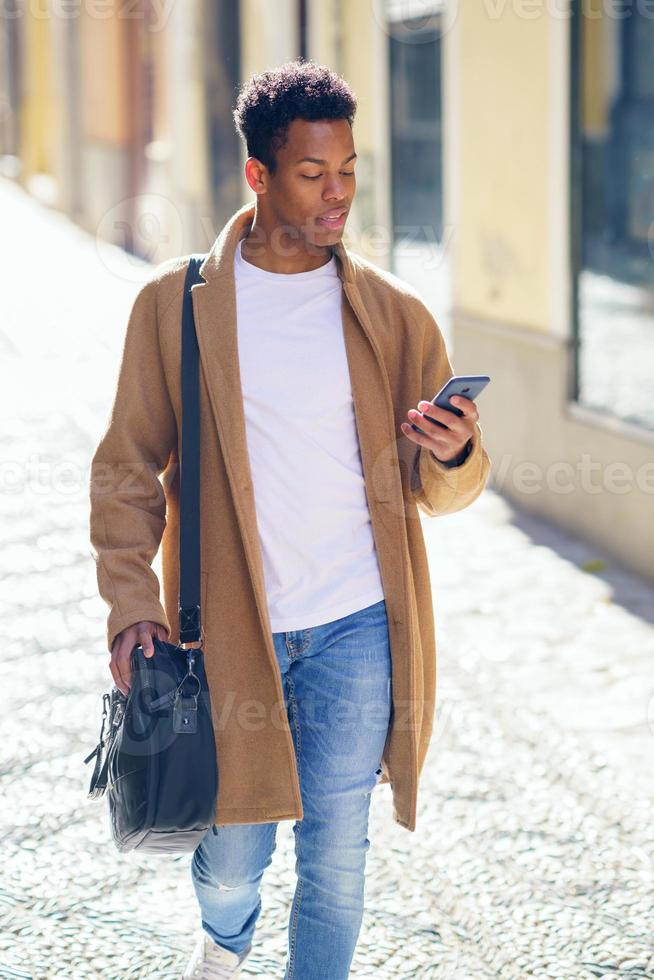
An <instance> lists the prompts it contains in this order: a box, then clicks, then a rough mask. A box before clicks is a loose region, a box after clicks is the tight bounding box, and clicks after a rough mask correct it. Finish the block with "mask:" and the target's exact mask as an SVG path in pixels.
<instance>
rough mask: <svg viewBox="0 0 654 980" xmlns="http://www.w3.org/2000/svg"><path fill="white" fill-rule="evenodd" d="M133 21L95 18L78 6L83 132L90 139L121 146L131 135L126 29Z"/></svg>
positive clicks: (113, 17) (114, 16) (114, 17)
mask: <svg viewBox="0 0 654 980" xmlns="http://www.w3.org/2000/svg"><path fill="white" fill-rule="evenodd" d="M132 25H133V22H131V21H129V20H125V19H124V18H119V17H117V16H116V15H115V14H113V15H112V16H111V17H100V18H98V17H95V16H91V14H90V13H89V12H87V11H86V10H85V8H84V5H83V4H82V7H81V22H80V28H81V36H82V44H81V50H82V85H83V92H84V98H83V100H82V105H83V125H84V133H85V135H86V136H87V137H89V138H90V139H92V140H95V141H98V142H104V143H110V144H112V145H115V146H123V145H125V144H126V143H128V142H129V139H130V136H131V128H130V122H129V118H128V107H129V100H128V96H127V88H128V84H129V79H128V60H127V46H126V40H127V37H126V32H127V30H128V29H129V28H130V27H132Z"/></svg>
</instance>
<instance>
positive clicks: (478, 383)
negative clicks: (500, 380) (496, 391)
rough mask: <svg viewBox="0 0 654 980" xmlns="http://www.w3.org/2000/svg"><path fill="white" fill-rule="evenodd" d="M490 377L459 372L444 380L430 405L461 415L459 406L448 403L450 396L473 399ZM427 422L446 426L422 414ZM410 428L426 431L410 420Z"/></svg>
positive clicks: (442, 426)
mask: <svg viewBox="0 0 654 980" xmlns="http://www.w3.org/2000/svg"><path fill="white" fill-rule="evenodd" d="M489 381H490V378H489V376H488V375H487V374H459V375H454V377H452V378H450V379H449V381H446V382H445V384H444V385H443V387H442V388H441V390H440V391H439V392H437V393H436V394H435V395H434V397H433V398H432V400H431V401H432V405H437V406H438V407H439V408H444V409H445V410H446V411H448V412H454V414H455V415H463V412H462V411H461V409H460V408H456V407H455V406H454V405H451V404H450V398H451V397H452V395H462V396H463V397H464V398H469V399H470V400H471V401H474V400H475V398H476V397H477V395H478V394H479V393H480V392H481V391H483V390H484V388H485V387H486V385H487V384H488V382H489ZM424 417H425V418H426V419H427V421H428V422H430V423H431V424H432V425H440V426H441V428H443V429H446V428H447V426H446V425H444V424H443V423H442V422H437V421H436V419H430V418H428V417H427V416H424ZM411 428H413V429H415V431H416V432H421V433H422V434H423V435H426V434H427V433H426V432H424V431H423V430H422V429H421V428H419V426H417V425H415V424H414V423H413V422H411Z"/></svg>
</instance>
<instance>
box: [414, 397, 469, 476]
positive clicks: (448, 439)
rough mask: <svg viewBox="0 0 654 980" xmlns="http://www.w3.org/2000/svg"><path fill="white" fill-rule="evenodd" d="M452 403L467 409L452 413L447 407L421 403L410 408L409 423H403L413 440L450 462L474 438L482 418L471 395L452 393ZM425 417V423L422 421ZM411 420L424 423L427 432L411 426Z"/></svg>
mask: <svg viewBox="0 0 654 980" xmlns="http://www.w3.org/2000/svg"><path fill="white" fill-rule="evenodd" d="M450 402H451V404H452V405H454V406H455V407H456V408H458V409H460V410H461V411H462V412H463V415H457V414H456V413H455V412H448V410H447V409H445V408H439V407H438V406H437V405H434V404H433V402H425V401H421V402H418V410H416V409H413V408H412V409H410V410H409V412H408V413H407V414H408V417H409V422H403V423H402V425H401V429H402V432H403V433H404V435H405V436H408V438H409V439H411V440H412V441H413V442H417V443H418V445H420V446H425V447H426V448H427V449H430V450H431V451H432V452H433V454H434V456H435V457H436V459H438V460H440V461H441V462H442V463H449V462H450V461H451V460H453V459H456V457H457V456H459V455H460V453H462V452H463V449H464V448H465V446H466V445H467V444H468V441H469V440H470V439H471V438H472V435H473V432H474V430H475V423H476V422H477V421H478V420H479V412H478V411H477V406H476V405H475V403H474V402H473V401H472V400H471V399H470V398H465V397H464V396H463V395H452V397H451V398H450ZM425 419H435V420H436V421H437V422H442V423H443V425H445V426H447V428H445V429H443V428H441V426H440V425H432V424H431V423H430V422H429V421H427V422H426V423H425V422H424V420H425ZM421 420H422V422H423V424H421ZM410 422H413V423H414V424H415V425H420V428H421V429H423V431H424V432H425V435H422V434H421V433H420V432H416V431H415V429H412V428H411V425H410V424H409V423H410Z"/></svg>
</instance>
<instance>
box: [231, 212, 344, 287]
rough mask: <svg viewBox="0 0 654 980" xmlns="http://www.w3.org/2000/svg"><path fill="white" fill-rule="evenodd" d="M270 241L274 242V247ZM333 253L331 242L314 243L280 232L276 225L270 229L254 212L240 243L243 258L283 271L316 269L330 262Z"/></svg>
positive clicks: (270, 268)
mask: <svg viewBox="0 0 654 980" xmlns="http://www.w3.org/2000/svg"><path fill="white" fill-rule="evenodd" d="M271 242H274V247H273V246H272V245H271ZM307 245H309V248H310V249H311V251H309V250H308V248H307ZM285 253H286V254H285ZM332 254H333V251H332V247H331V245H313V244H311V243H307V242H306V241H305V240H304V239H298V238H296V237H294V236H293V235H289V234H288V233H286V232H280V231H279V228H278V227H274V228H272V229H269V228H267V227H266V226H264V224H263V222H262V221H261V220H259V219H258V217H257V216H256V215H255V217H254V221H253V222H252V225H251V227H250V230H249V231H248V233H247V234H246V235H245V237H244V238H243V239H242V246H241V255H242V256H243V258H244V259H245V260H246V262H251V263H252V265H256V266H257V267H258V268H259V269H264V270H265V271H266V272H279V273H282V274H286V275H288V274H293V273H295V272H311V271H312V270H313V269H319V268H320V267H321V266H322V265H326V263H327V262H329V260H330V259H331V257H332Z"/></svg>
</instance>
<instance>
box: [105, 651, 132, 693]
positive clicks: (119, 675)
mask: <svg viewBox="0 0 654 980" xmlns="http://www.w3.org/2000/svg"><path fill="white" fill-rule="evenodd" d="M122 643H123V639H122V638H119V639H118V640H116V642H115V643H114V644H113V646H112V648H111V661H110V662H109V670H110V671H111V676H112V677H113V680H114V684H115V685H116V687H117V688H118V690H119V691H120V692H121V693H122V694H124V695H125V697H127V694H128V692H129V676H127V677H124V676H123V671H122V667H121V658H120V651H121V649H122Z"/></svg>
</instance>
